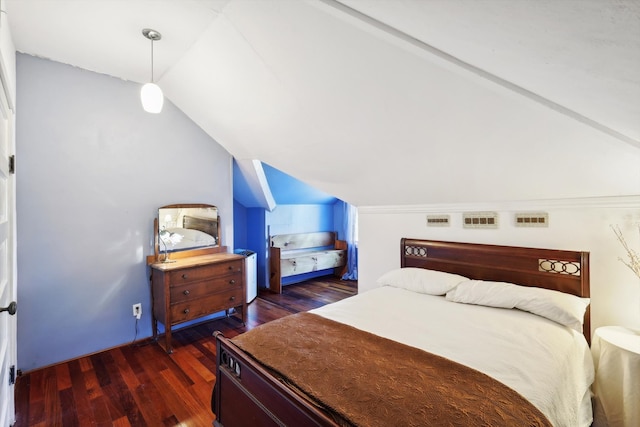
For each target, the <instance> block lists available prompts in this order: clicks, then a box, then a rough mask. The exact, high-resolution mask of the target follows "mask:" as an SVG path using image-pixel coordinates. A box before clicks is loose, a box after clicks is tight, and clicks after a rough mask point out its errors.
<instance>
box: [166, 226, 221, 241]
mask: <svg viewBox="0 0 640 427" xmlns="http://www.w3.org/2000/svg"><path fill="white" fill-rule="evenodd" d="M167 231H168V232H170V233H176V234H179V235H181V236H182V237H183V239H184V240H185V243H186V242H195V243H198V244H201V245H215V243H216V239H214V237H213V236H211V235H209V234H207V233H205V232H203V231H200V230H195V229H192V228H167Z"/></svg>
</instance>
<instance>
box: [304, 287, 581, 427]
mask: <svg viewBox="0 0 640 427" xmlns="http://www.w3.org/2000/svg"><path fill="white" fill-rule="evenodd" d="M311 312H312V313H315V314H318V315H321V316H323V317H326V318H328V319H331V320H335V321H338V322H341V323H345V324H348V325H351V326H354V327H356V328H358V329H361V330H365V331H368V332H371V333H374V334H376V335H378V336H382V337H385V338H389V339H392V340H395V341H398V342H401V343H403V344H407V345H410V346H413V347H417V348H420V349H423V350H425V351H428V352H431V353H434V354H438V355H440V356H443V357H446V358H448V359H451V360H455V361H457V362H459V363H462V364H464V365H467V366H469V367H471V368H474V369H476V370H479V371H482V372H484V373H485V374H487V375H490V376H492V377H493V378H495V379H497V380H499V381H501V382H502V383H504V384H506V385H508V386H509V387H511V388H512V389H514V390H516V391H517V392H519V393H520V394H521V395H522V396H524V397H525V398H527V399H528V400H529V401H530V402H531V403H533V404H534V405H535V406H536V407H537V408H538V409H540V410H541V411H542V412H543V413H544V414H545V415H546V416H547V418H548V419H549V421H551V423H552V424H553V425H554V426H556V427H563V426H566V427H576V426H589V425H590V424H591V421H592V410H591V398H590V386H591V383H592V382H593V378H594V369H593V361H592V358H591V353H590V350H589V346H588V345H587V342H586V340H585V339H584V337H583V336H582V335H581V334H580V333H578V332H576V331H573V330H571V329H569V328H567V327H564V326H561V325H558V324H556V323H554V322H552V321H550V320H547V319H544V318H542V317H539V316H536V315H533V314H530V313H527V312H523V311H520V310H515V309H497V308H489V307H483V306H476V305H469V304H461V303H455V302H450V301H447V300H445V298H444V297H439V296H431V295H426V294H418V293H414V292H411V291H407V290H404V289H398V288H394V287H390V286H383V287H381V288H377V289H374V290H371V291H368V292H365V293H362V294H359V295H356V296H354V297H351V298H347V299H344V300H342V301H339V302H337V303H334V304H330V305H327V306H324V307H321V308H318V309H315V310H312V311H311Z"/></svg>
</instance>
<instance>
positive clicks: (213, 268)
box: [169, 260, 243, 286]
mask: <svg viewBox="0 0 640 427" xmlns="http://www.w3.org/2000/svg"><path fill="white" fill-rule="evenodd" d="M242 262H243V261H242V260H240V261H230V262H224V263H219V264H214V265H205V266H202V267H193V268H185V269H181V270H176V271H172V272H171V273H169V281H170V283H171V286H176V285H180V284H183V283H190V282H198V281H201V280H203V279H208V278H211V277H220V276H224V275H227V274H234V273H240V272H242Z"/></svg>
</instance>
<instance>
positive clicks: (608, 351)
mask: <svg viewBox="0 0 640 427" xmlns="http://www.w3.org/2000/svg"><path fill="white" fill-rule="evenodd" d="M592 341H593V342H592V344H591V353H592V355H593V361H594V364H595V368H596V379H595V382H594V384H593V391H594V393H595V395H596V397H597V398H598V399H599V400H600V403H601V405H602V409H603V411H604V413H605V415H606V418H607V422H608V425H609V427H618V426H624V427H634V426H640V334H638V333H636V332H634V331H631V330H629V329H627V328H623V327H621V326H605V327H601V328H598V329H596V331H595V333H594V335H593V340H592Z"/></svg>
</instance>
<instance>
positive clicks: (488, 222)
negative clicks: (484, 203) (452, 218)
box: [462, 212, 498, 228]
mask: <svg viewBox="0 0 640 427" xmlns="http://www.w3.org/2000/svg"><path fill="white" fill-rule="evenodd" d="M462 226H463V227H464V228H498V213H497V212H464V213H463V214H462Z"/></svg>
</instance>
